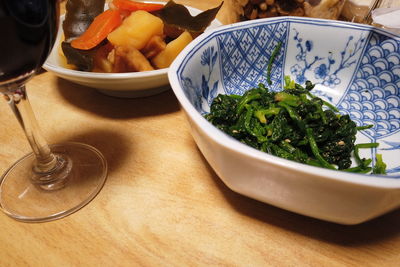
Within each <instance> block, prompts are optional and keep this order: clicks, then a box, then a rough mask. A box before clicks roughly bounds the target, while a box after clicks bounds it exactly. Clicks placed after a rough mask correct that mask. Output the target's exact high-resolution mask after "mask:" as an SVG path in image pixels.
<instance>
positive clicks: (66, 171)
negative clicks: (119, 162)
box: [0, 0, 107, 222]
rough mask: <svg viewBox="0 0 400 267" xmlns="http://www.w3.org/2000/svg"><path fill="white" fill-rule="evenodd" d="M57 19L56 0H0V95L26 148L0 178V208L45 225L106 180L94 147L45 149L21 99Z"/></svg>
mask: <svg viewBox="0 0 400 267" xmlns="http://www.w3.org/2000/svg"><path fill="white" fill-rule="evenodd" d="M58 14H59V6H58V1H57V0H20V1H14V0H1V1H0V34H1V35H2V36H3V38H4V40H3V41H2V42H1V43H0V53H1V56H2V61H1V62H0V93H2V94H3V95H4V98H5V100H6V101H7V102H8V104H9V105H10V107H11V109H12V111H13V112H14V114H15V115H16V118H17V121H18V122H19V124H20V125H21V127H22V129H23V131H24V133H25V135H26V138H27V140H28V142H29V144H30V146H31V148H32V153H29V154H27V155H26V156H24V157H23V158H21V159H20V160H18V161H17V162H16V163H14V164H13V165H12V166H11V167H10V168H9V169H8V170H7V171H6V172H5V173H4V174H3V175H2V176H1V178H0V208H1V209H2V210H3V211H4V212H5V213H6V214H7V215H9V216H10V217H12V218H14V219H17V220H20V221H26V222H43V221H50V220H54V219H59V218H62V217H65V216H67V215H69V214H71V213H73V212H75V211H77V210H78V209H80V208H82V207H83V206H84V205H86V204H87V203H89V202H90V201H91V200H92V199H93V198H94V197H95V196H96V195H97V193H98V192H99V191H100V190H101V188H102V187H103V185H104V182H105V179H106V176H107V162H106V160H105V158H104V156H103V155H102V154H101V153H100V152H99V151H98V150H97V149H96V148H94V147H91V146H89V145H86V144H81V143H64V144H56V145H48V144H47V142H46V140H45V138H44V137H43V135H42V134H41V132H40V128H39V125H38V124H37V121H36V119H35V116H34V114H33V111H32V108H31V105H30V103H29V100H28V96H27V94H26V90H25V84H26V83H27V81H28V80H29V79H30V78H32V77H33V76H34V75H35V73H36V72H37V71H38V70H39V69H40V67H41V66H42V64H43V62H44V61H45V60H46V58H47V56H48V54H49V53H50V51H51V49H52V47H53V44H54V42H55V36H56V34H57V29H58V27H57V26H58V21H59V18H58ZM43 101H46V100H45V99H44V100H43Z"/></svg>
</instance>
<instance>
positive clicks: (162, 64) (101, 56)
mask: <svg viewBox="0 0 400 267" xmlns="http://www.w3.org/2000/svg"><path fill="white" fill-rule="evenodd" d="M104 3H105V1H104V0H69V1H68V2H67V6H66V16H65V21H64V23H63V29H64V35H65V40H64V41H63V42H62V45H61V47H62V52H63V55H64V56H65V58H66V59H67V63H68V64H70V66H71V67H72V68H76V69H78V70H82V71H94V72H108V73H109V72H137V71H149V70H154V69H162V68H167V67H169V65H170V64H171V63H172V61H173V60H174V59H175V57H176V56H177V55H178V54H179V53H180V52H181V51H182V49H183V48H184V47H185V46H186V45H187V44H189V43H190V42H191V41H192V40H193V38H196V37H197V36H198V35H199V34H201V33H202V32H203V31H204V30H205V29H206V28H207V27H208V26H209V25H210V23H211V22H212V20H214V18H215V16H216V14H217V13H218V11H219V9H220V7H221V5H222V4H221V5H220V6H218V7H216V8H214V9H210V10H207V11H204V12H202V13H200V14H199V15H197V16H195V17H192V16H191V14H190V13H189V11H188V9H187V8H186V7H185V6H183V5H179V4H176V3H175V2H173V1H169V2H168V3H167V4H166V5H163V4H157V3H145V2H136V1H131V0H113V1H112V2H111V3H110V5H109V9H107V10H105V11H104Z"/></svg>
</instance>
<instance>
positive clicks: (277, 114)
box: [205, 76, 386, 174]
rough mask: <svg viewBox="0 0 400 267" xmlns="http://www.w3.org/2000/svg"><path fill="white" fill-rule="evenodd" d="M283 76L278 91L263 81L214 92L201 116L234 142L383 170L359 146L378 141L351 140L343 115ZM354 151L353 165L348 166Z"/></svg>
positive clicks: (352, 131) (337, 165) (334, 165)
mask: <svg viewBox="0 0 400 267" xmlns="http://www.w3.org/2000/svg"><path fill="white" fill-rule="evenodd" d="M313 88H314V84H312V83H311V82H310V81H307V82H306V84H305V87H303V86H301V85H300V84H297V83H295V82H294V81H293V80H291V79H290V77H288V76H286V77H285V85H284V88H283V90H282V91H280V92H271V91H269V90H268V88H267V87H266V86H265V85H264V84H260V85H259V86H258V87H257V88H253V89H251V90H248V91H247V92H246V93H245V94H244V95H242V96H239V95H222V94H220V95H218V96H217V97H216V98H214V100H213V102H212V104H211V107H210V112H209V113H208V114H206V115H205V118H206V119H207V120H208V121H210V122H211V123H212V124H213V125H214V126H216V127H217V128H218V129H220V130H222V131H223V132H225V133H227V134H228V135H230V136H232V137H234V138H235V139H237V140H239V141H240V142H242V143H244V144H247V145H249V146H251V147H253V148H256V149H258V150H261V151H263V152H267V153H269V154H272V155H275V156H278V157H282V158H285V159H289V160H293V161H297V162H301V163H305V164H309V165H313V166H319V167H323V168H328V169H333V170H342V171H348V172H357V173H370V172H372V173H374V174H385V169H386V165H385V163H384V162H383V160H382V156H381V155H380V154H378V155H377V156H376V162H375V166H374V168H371V167H370V166H369V165H370V164H371V162H372V159H365V158H361V156H360V153H359V150H360V149H362V148H373V147H377V146H378V143H368V144H367V143H366V144H355V140H356V134H357V131H360V130H363V129H367V128H369V127H371V126H372V125H370V126H369V125H367V126H361V127H357V125H356V124H355V122H353V121H352V120H351V119H350V116H349V115H341V114H339V113H338V110H337V109H336V107H334V106H332V105H331V104H329V103H328V102H326V101H324V100H322V99H321V98H319V97H316V96H314V95H312V94H311V93H310V91H311V90H312V89H313ZM353 156H354V158H355V161H356V166H352V165H353V163H352V157H353Z"/></svg>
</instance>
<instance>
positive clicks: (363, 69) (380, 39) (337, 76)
mask: <svg viewBox="0 0 400 267" xmlns="http://www.w3.org/2000/svg"><path fill="white" fill-rule="evenodd" d="M279 42H282V47H283V51H284V52H282V53H279V54H278V56H277V58H276V60H275V63H274V65H273V68H272V72H271V79H272V82H273V84H272V86H271V87H270V88H271V89H272V90H275V91H277V90H280V88H281V86H282V83H283V76H284V74H288V75H290V76H292V78H295V79H296V81H297V82H299V83H301V84H304V81H305V80H306V79H308V80H310V81H312V82H313V83H317V86H316V88H315V89H314V90H313V93H314V94H316V95H318V96H320V97H321V98H323V99H325V100H327V101H330V102H331V103H333V104H334V105H336V106H337V107H338V108H339V109H340V111H341V112H342V113H346V114H349V115H350V116H351V118H352V119H353V120H354V121H355V122H356V123H357V124H358V125H365V124H373V125H374V127H373V128H371V129H368V130H366V131H363V132H364V134H359V135H358V136H357V141H356V143H366V142H375V141H376V142H379V143H380V146H379V148H378V149H371V150H368V149H367V150H366V152H365V153H366V156H368V157H370V158H375V157H374V155H375V154H376V153H381V154H383V159H384V161H385V162H386V163H387V171H388V175H387V176H372V175H363V174H354V173H347V172H341V171H334V170H328V169H323V168H318V167H313V166H308V165H305V164H300V163H297V162H293V161H289V160H286V159H282V158H279V157H275V156H272V155H269V154H267V153H263V152H261V151H258V150H256V149H253V148H251V147H249V146H246V145H244V144H242V143H240V142H238V141H236V140H234V139H233V138H231V137H229V136H228V135H226V134H225V133H223V132H222V131H220V130H218V129H217V128H216V127H214V126H213V125H212V124H210V123H209V122H208V121H207V120H206V119H204V118H203V115H204V114H205V113H208V112H209V106H210V103H211V101H212V99H213V98H214V97H215V96H216V95H217V93H223V94H232V93H235V94H243V93H244V92H245V91H246V90H248V89H250V88H252V87H256V86H257V85H258V83H260V82H262V83H264V84H267V83H266V69H267V65H268V60H269V58H270V56H271V53H272V51H273V50H274V48H275V47H276V46H277V44H278V43H279ZM168 76H169V80H170V83H171V87H172V89H173V91H174V93H175V94H176V96H177V98H178V100H179V102H180V104H181V106H182V108H183V110H184V112H185V113H186V115H187V118H188V121H189V124H190V127H191V131H192V135H193V137H194V140H195V141H196V143H197V145H198V147H199V149H200V150H201V152H202V153H203V155H204V157H205V158H206V159H207V161H208V163H209V164H210V165H211V167H212V168H213V169H214V170H215V172H216V174H217V175H218V176H219V177H220V178H221V179H222V180H223V182H224V183H225V184H226V185H227V186H228V187H229V188H231V189H232V190H234V191H236V192H238V193H240V194H243V195H246V196H249V197H251V198H254V199H257V200H260V201H263V202H265V203H269V204H271V205H274V206H277V207H280V208H283V209H287V210H290V211H293V212H296V213H300V214H303V215H307V216H311V217H314V218H319V219H322V220H326V221H331V222H336V223H340V224H358V223H361V222H364V221H367V220H369V219H372V218H375V217H377V216H379V215H381V214H384V213H386V212H388V211H391V210H393V209H396V208H398V207H399V206H400V153H399V152H400V151H399V149H400V93H399V88H400V38H399V36H394V35H393V34H390V33H388V32H384V31H382V30H380V29H376V28H372V27H370V26H365V25H360V24H352V23H345V22H339V21H331V20H320V19H311V18H295V17H293V18H291V17H280V18H271V19H261V20H253V21H248V22H242V23H237V24H232V25H228V26H222V27H220V28H218V29H215V30H213V31H209V32H207V33H204V34H203V35H201V36H200V37H198V38H197V39H196V40H195V41H194V42H192V43H191V44H190V45H189V46H188V47H186V48H185V49H184V51H182V53H181V54H180V55H179V56H178V58H177V59H176V60H175V61H174V62H173V64H172V65H171V67H170V69H169V73H168Z"/></svg>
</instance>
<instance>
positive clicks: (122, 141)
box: [59, 129, 132, 177]
mask: <svg viewBox="0 0 400 267" xmlns="http://www.w3.org/2000/svg"><path fill="white" fill-rule="evenodd" d="M110 140H112V142H110ZM59 142H60V143H61V142H80V143H85V144H88V145H91V146H93V147H95V148H97V149H98V150H99V151H100V152H101V153H102V154H103V156H104V157H105V158H106V161H107V165H108V172H109V174H111V173H112V172H115V171H116V170H117V169H119V168H120V167H122V166H124V164H125V162H126V159H127V158H128V157H131V156H132V151H128V145H127V143H128V142H130V140H127V139H126V137H124V136H123V135H120V134H118V133H117V132H115V131H112V130H108V129H96V130H93V131H82V132H81V133H80V134H74V135H71V136H68V135H66V136H64V140H59ZM109 177H110V175H109Z"/></svg>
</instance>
